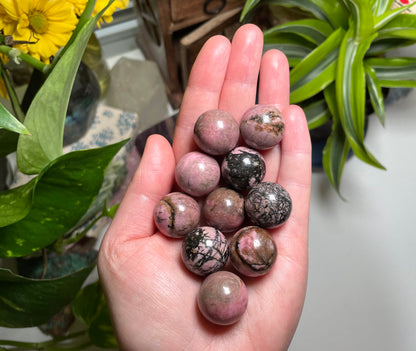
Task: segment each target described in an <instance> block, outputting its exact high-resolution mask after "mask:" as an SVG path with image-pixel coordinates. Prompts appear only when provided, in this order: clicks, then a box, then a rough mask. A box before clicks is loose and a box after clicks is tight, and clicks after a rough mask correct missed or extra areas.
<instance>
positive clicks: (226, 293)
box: [198, 271, 248, 325]
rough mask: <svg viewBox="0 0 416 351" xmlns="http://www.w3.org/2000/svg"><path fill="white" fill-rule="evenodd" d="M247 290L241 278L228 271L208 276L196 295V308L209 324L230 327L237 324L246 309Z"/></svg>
mask: <svg viewBox="0 0 416 351" xmlns="http://www.w3.org/2000/svg"><path fill="white" fill-rule="evenodd" d="M247 304H248V294H247V288H246V285H245V284H244V282H243V281H242V280H241V278H240V277H239V276H237V275H235V274H234V273H231V272H228V271H219V272H216V273H213V274H210V275H209V276H208V277H206V278H205V280H204V281H203V282H202V285H201V287H200V290H199V293H198V307H199V310H200V311H201V313H202V315H203V316H204V317H205V318H206V319H208V320H209V321H210V322H212V323H214V324H219V325H230V324H233V323H235V322H237V321H238V320H239V319H241V317H242V316H243V314H244V312H245V311H246V309H247Z"/></svg>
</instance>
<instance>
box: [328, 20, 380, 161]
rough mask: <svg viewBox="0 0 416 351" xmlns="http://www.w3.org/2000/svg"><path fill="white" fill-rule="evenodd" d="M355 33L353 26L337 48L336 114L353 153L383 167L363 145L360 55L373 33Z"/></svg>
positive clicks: (363, 118)
mask: <svg viewBox="0 0 416 351" xmlns="http://www.w3.org/2000/svg"><path fill="white" fill-rule="evenodd" d="M357 34H358V35H360V34H359V31H358V30H357V29H356V28H354V27H353V26H352V27H351V29H350V30H349V31H348V32H347V34H346V36H345V37H344V40H343V42H342V44H341V48H340V53H339V57H340V58H339V60H338V67H337V76H336V80H335V81H336V87H335V89H336V98H337V106H338V114H339V118H340V121H341V123H342V127H343V129H344V132H345V134H346V136H347V138H348V142H349V144H350V145H351V147H352V149H353V151H354V154H355V155H356V156H357V157H358V158H360V159H361V160H362V161H364V162H366V163H368V164H370V165H372V166H374V167H378V168H383V169H384V167H383V166H382V165H381V164H380V163H379V162H378V161H377V160H376V158H375V157H374V156H373V155H372V154H371V153H370V152H369V151H368V150H367V148H366V146H365V145H364V125H365V73H364V64H363V59H364V55H365V52H366V51H367V49H368V47H369V46H370V44H371V41H372V39H373V38H374V37H375V35H373V36H370V37H368V38H366V39H364V38H362V37H361V38H360V39H361V40H357V37H356V35H357Z"/></svg>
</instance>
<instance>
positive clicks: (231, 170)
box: [221, 146, 266, 191]
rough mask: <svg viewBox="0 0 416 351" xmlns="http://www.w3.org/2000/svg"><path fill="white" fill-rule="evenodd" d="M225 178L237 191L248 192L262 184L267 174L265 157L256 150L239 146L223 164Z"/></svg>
mask: <svg viewBox="0 0 416 351" xmlns="http://www.w3.org/2000/svg"><path fill="white" fill-rule="evenodd" d="M221 173H222V176H223V178H224V179H225V180H226V182H228V183H229V184H230V185H231V187H233V188H234V189H236V190H239V191H243V190H247V189H249V188H251V187H253V186H254V185H256V184H258V183H260V182H261V181H262V180H263V178H264V176H265V174H266V163H265V162H264V158H263V156H262V155H261V154H260V153H259V152H257V151H256V150H254V149H251V148H248V147H245V146H237V147H236V148H234V149H232V150H231V151H230V152H228V153H227V155H225V157H224V160H223V161H222V164H221Z"/></svg>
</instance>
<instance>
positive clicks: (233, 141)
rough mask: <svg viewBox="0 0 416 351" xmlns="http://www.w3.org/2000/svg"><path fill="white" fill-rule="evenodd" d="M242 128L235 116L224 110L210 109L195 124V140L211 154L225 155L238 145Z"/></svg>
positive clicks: (203, 149)
mask: <svg viewBox="0 0 416 351" xmlns="http://www.w3.org/2000/svg"><path fill="white" fill-rule="evenodd" d="M239 136H240V129H239V125H238V123H237V121H236V120H235V119H234V117H233V116H232V115H231V114H230V113H228V112H227V111H224V110H209V111H206V112H204V113H203V114H202V115H201V116H199V118H198V120H197V121H196V123H195V126H194V140H195V143H196V144H197V145H198V147H199V148H200V149H201V150H202V151H204V152H206V153H207V154H210V155H224V154H226V153H227V152H228V151H230V150H231V149H232V148H234V147H235V146H236V145H237V142H238V138H239Z"/></svg>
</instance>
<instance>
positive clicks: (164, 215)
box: [154, 192, 201, 238]
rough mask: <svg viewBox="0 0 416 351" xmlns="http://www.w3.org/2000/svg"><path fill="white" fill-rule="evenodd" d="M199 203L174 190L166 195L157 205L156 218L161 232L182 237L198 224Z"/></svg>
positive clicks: (169, 235)
mask: <svg viewBox="0 0 416 351" xmlns="http://www.w3.org/2000/svg"><path fill="white" fill-rule="evenodd" d="M200 212H201V211H200V208H199V205H198V203H197V202H196V201H195V200H194V199H193V198H192V197H190V196H188V195H186V194H183V193H180V192H173V193H170V194H167V195H165V196H164V197H163V198H162V199H161V200H160V201H159V202H158V204H157V205H156V207H155V210H154V219H155V223H156V226H157V228H158V229H159V230H160V232H161V233H162V234H164V235H166V236H168V237H171V238H181V237H184V236H185V235H186V234H188V233H189V232H190V231H191V230H192V229H194V228H195V227H197V226H198V224H199V219H200Z"/></svg>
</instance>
